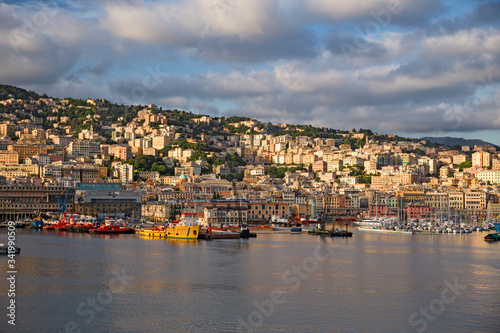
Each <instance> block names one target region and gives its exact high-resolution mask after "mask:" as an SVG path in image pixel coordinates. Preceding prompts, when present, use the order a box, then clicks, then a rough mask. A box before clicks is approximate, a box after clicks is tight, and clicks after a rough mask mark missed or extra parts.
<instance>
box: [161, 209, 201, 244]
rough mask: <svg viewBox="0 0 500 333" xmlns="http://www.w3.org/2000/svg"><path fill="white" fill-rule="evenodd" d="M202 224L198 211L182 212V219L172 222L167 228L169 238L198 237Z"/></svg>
mask: <svg viewBox="0 0 500 333" xmlns="http://www.w3.org/2000/svg"><path fill="white" fill-rule="evenodd" d="M200 230H201V225H199V224H198V218H197V214H196V213H181V219H180V220H179V221H178V222H171V223H170V225H169V226H167V227H166V228H165V232H166V235H165V237H167V238H176V239H198V237H199V235H200Z"/></svg>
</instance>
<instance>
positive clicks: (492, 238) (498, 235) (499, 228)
mask: <svg viewBox="0 0 500 333" xmlns="http://www.w3.org/2000/svg"><path fill="white" fill-rule="evenodd" d="M493 225H494V227H495V231H496V232H495V233H491V234H488V235H486V236H485V237H484V240H485V241H487V242H497V241H500V223H493Z"/></svg>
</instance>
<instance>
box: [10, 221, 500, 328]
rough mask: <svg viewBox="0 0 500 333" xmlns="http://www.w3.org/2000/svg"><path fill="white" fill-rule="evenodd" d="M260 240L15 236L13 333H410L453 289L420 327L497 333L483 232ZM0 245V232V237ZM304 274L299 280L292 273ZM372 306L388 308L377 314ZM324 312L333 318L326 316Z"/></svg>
mask: <svg viewBox="0 0 500 333" xmlns="http://www.w3.org/2000/svg"><path fill="white" fill-rule="evenodd" d="M337 227H340V226H337ZM344 227H345V226H344ZM251 229H259V228H251ZM261 229H262V230H261V231H262V232H259V231H256V232H257V233H258V236H257V238H255V239H251V240H249V241H247V240H244V239H227V240H220V241H201V240H195V241H193V240H186V239H161V238H158V237H155V238H153V237H151V238H148V237H144V236H140V235H137V234H120V235H106V234H95V235H92V234H89V233H76V232H57V231H44V230H37V229H31V230H29V229H26V228H25V229H18V230H17V242H16V243H17V245H18V246H19V247H21V248H22V252H21V254H20V255H17V256H16V263H17V269H18V276H17V284H18V288H19V290H22V293H20V294H19V295H18V296H17V299H16V301H17V302H18V303H19V304H22V307H21V306H20V307H19V309H18V311H19V312H18V318H19V321H18V323H17V325H16V326H18V327H16V328H18V329H19V330H20V331H25V332H34V331H39V330H37V327H39V323H40V321H43V320H45V319H46V318H49V317H50V318H51V320H50V321H46V323H47V324H46V326H44V327H45V328H46V330H45V331H42V332H58V331H64V327H65V325H66V324H67V323H68V322H74V323H76V324H78V327H79V328H81V329H82V331H84V332H85V331H88V332H90V331H112V332H137V331H141V332H147V333H149V332H157V331H162V332H176V331H191V332H193V331H196V332H234V331H238V330H241V331H243V332H245V331H248V329H247V328H245V327H246V326H245V325H244V324H243V322H242V321H241V320H244V322H245V323H246V324H247V325H249V327H250V328H252V329H254V331H268V332H271V331H278V330H285V331H288V332H299V331H301V332H303V331H308V330H309V331H310V327H311V326H310V323H311V322H312V321H313V322H314V323H315V324H314V325H315V326H314V327H315V329H314V331H324V332H329V331H335V332H337V331H339V332H371V331H372V328H373V327H378V328H379V329H384V327H386V326H385V325H387V323H390V325H391V326H390V327H391V329H390V330H389V329H388V330H389V331H398V332H399V331H414V330H415V329H416V328H418V327H415V326H412V325H411V323H410V322H409V317H410V315H412V313H414V312H415V311H418V309H419V307H426V306H428V304H429V300H432V299H434V298H436V297H440V294H441V292H442V290H443V288H444V287H445V286H446V284H445V282H444V281H446V280H448V281H450V282H451V283H455V278H456V279H457V280H456V283H457V284H458V286H459V287H460V288H461V289H460V291H461V293H460V295H459V297H457V298H456V301H455V302H452V303H449V304H446V310H445V311H443V312H442V313H441V314H440V316H436V320H435V321H433V322H429V328H428V329H429V331H432V332H449V331H450V330H452V331H455V332H465V331H474V330H475V328H477V327H478V326H477V325H478V323H481V325H482V326H481V327H482V329H484V330H485V331H489V332H493V331H495V327H496V326H495V325H496V324H494V323H496V318H497V313H496V311H495V310H494V309H495V308H496V303H495V302H496V298H498V297H497V296H498V295H500V289H499V287H498V286H497V284H496V283H494V281H497V280H498V279H500V273H499V268H500V262H499V260H498V256H497V254H498V250H499V245H500V243H499V242H494V243H487V242H485V241H484V240H483V237H484V236H485V234H486V233H484V232H475V233H471V234H448V235H447V236H439V237H436V236H430V235H428V236H427V235H422V236H410V237H411V242H410V241H409V238H408V236H406V235H398V234H385V233H376V232H369V231H364V230H358V229H353V230H352V231H353V233H354V235H353V237H347V238H334V237H320V236H315V235H314V236H313V235H308V234H307V233H306V232H303V233H301V234H291V233H289V232H282V231H279V232H272V231H269V230H266V229H270V228H261ZM349 230H351V228H350V229H349ZM252 231H253V230H252ZM5 235H6V234H5V229H3V230H2V229H0V238H1V237H4V236H5ZM328 249H330V252H329V251H328ZM315 253H316V254H317V255H319V256H317V257H316V258H318V259H314V258H315ZM313 260H315V261H313ZM302 265H305V266H304V267H306V269H307V271H306V270H304V269H303V268H301V270H300V271H298V270H294V267H302ZM200 272H202V273H201V274H200ZM114 274H118V275H119V276H121V277H122V280H123V281H124V284H123V285H122V284H121V283H119V284H118V286H117V287H116V288H117V290H120V293H119V294H118V293H116V294H113V295H112V296H113V299H112V301H111V302H109V303H108V304H107V305H106V307H104V306H102V305H101V304H99V303H98V305H99V306H100V308H102V311H99V312H97V311H96V312H95V317H94V319H93V320H92V321H90V322H89V323H88V324H87V323H86V321H85V320H86V319H88V318H89V316H81V315H79V314H78V312H77V309H78V307H79V306H80V304H81V303H82V302H83V303H84V304H85V307H84V308H81V309H82V310H89V309H91V308H90V307H89V306H88V305H87V303H86V300H87V299H88V298H91V299H92V298H96V296H97V295H99V293H100V292H105V291H106V290H108V289H106V288H109V287H107V285H108V283H109V282H110V281H111V280H112V279H113V278H115V275H114ZM389 281H390V282H389ZM75 285H78V286H79V288H78V289H75ZM118 288H119V289H118ZM276 290H282V291H283V297H282V299H283V302H281V303H280V304H275V308H274V311H273V314H272V315H270V316H269V317H263V318H265V319H264V321H263V322H262V324H261V326H258V327H254V326H250V325H251V323H253V321H252V317H250V319H251V320H250V323H249V320H248V318H249V315H251V314H252V313H254V312H256V311H259V310H258V308H257V307H256V306H255V305H254V303H257V304H268V303H266V302H265V301H266V300H269V299H270V297H271V296H270V295H271V292H273V291H276ZM41 298H43V299H44V300H45V303H44V304H45V305H44V306H43V307H40V306H39V304H40V303H39V302H40V299H41ZM381 299H385V300H390V302H391V306H390V307H382V308H380V306H379V304H380V300H381ZM127 304H136V305H137V306H133V307H130V306H126V305H127ZM298 304H300V306H298ZM174 305H175V306H174ZM309 305H311V306H309ZM312 305H314V306H312ZM329 308H334V309H335V311H331V316H328V317H326V316H325V315H324V313H325V311H328V310H327V309H329ZM54 309H58V311H54ZM159 309H161V311H160V310H159ZM318 309H321V311H318ZM374 309H377V311H374ZM474 309H481V310H478V311H476V310H474ZM259 313H260V312H259ZM143 318H148V321H149V322H151V323H154V325H145V324H144V321H143ZM220 318H224V320H220ZM240 319H241V320H240ZM332 322H334V326H332ZM4 324H5V323H0V331H5V330H4V328H5V326H3V325H4Z"/></svg>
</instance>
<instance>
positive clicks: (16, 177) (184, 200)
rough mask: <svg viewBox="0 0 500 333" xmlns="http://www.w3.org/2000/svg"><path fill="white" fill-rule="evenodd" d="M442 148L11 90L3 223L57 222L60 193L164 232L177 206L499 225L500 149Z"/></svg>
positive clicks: (1, 94) (1, 150)
mask: <svg viewBox="0 0 500 333" xmlns="http://www.w3.org/2000/svg"><path fill="white" fill-rule="evenodd" d="M432 141H433V140H431V139H430V138H429V139H426V140H421V139H409V138H402V137H399V136H396V135H391V134H378V133H374V132H372V131H371V130H369V129H358V130H349V131H343V130H338V129H332V128H326V127H313V126H310V125H298V124H287V123H265V122H261V121H259V120H257V119H255V118H249V117H236V116H233V117H211V116H209V115H200V114H194V113H192V112H187V111H181V110H176V109H174V110H170V109H165V110H164V109H162V108H161V107H157V106H156V105H153V104H150V105H118V104H115V103H111V102H109V101H107V100H104V99H102V100H95V99H87V100H81V99H74V98H65V99H58V98H51V97H49V96H46V95H39V94H37V93H35V92H30V91H26V90H24V89H21V88H17V87H13V86H7V85H0V183H1V184H2V185H1V186H2V187H3V191H1V193H2V194H0V197H3V198H0V219H4V218H7V217H8V216H10V217H12V216H17V217H23V216H24V217H26V216H30V215H33V212H35V211H45V212H48V211H54V210H57V209H58V203H57V200H56V196H57V194H56V193H55V192H54V189H55V188H59V190H58V191H60V192H61V193H59V194H60V196H63V195H64V192H65V191H66V188H70V189H71V194H70V205H74V209H75V211H77V212H81V213H83V214H90V215H95V214H98V213H105V212H106V211H108V212H111V213H112V212H123V213H125V214H126V215H129V216H131V215H135V216H139V215H142V216H143V217H146V218H154V219H159V220H162V219H163V220H164V219H166V218H168V217H169V216H170V215H171V213H172V211H173V210H174V208H172V207H173V206H172V205H178V204H184V205H188V204H191V205H192V209H194V210H196V211H197V212H199V213H200V214H201V213H202V212H204V209H205V208H207V207H214V205H215V207H218V206H217V204H219V205H222V203H224V202H226V203H227V207H232V206H231V204H230V202H236V201H235V200H239V202H240V204H241V200H244V201H245V202H246V203H247V206H246V207H247V211H246V215H245V218H246V219H248V221H250V222H255V223H265V222H266V221H269V219H270V217H271V216H272V215H278V216H280V217H284V218H297V217H319V216H324V217H325V216H333V215H351V216H360V215H373V214H385V215H397V216H399V217H404V218H423V217H430V216H432V214H437V211H438V210H440V211H444V210H448V211H449V210H456V211H459V212H461V213H463V214H464V216H469V217H470V216H475V218H477V217H478V216H479V215H478V214H477V212H476V213H474V211H475V210H476V211H481V212H483V215H486V211H487V208H488V207H489V209H490V211H491V210H493V212H496V211H497V210H498V213H500V208H499V206H498V205H499V194H498V193H499V184H500V160H499V148H498V147H495V146H491V145H487V144H476V145H473V146H471V145H467V144H464V145H456V144H455V145H453V146H451V147H450V146H446V145H442V144H439V143H435V142H432ZM19 186H36V187H37V189H38V190H37V191H35V192H33V193H38V194H37V195H36V197H34V198H31V199H30V200H27V202H29V204H28V205H26V204H24V206H23V205H22V204H21V203H22V202H23V201H26V197H24V196H26V195H27V194H26V193H28V192H22V193H24V194H23V195H20V194H19V195H17V196H16V195H14V193H21V192H20V191H17V190H16V189H17V188H18V187H19ZM117 186H118V187H117ZM49 188H50V191H49ZM118 188H120V189H118ZM44 189H46V191H45V190H44ZM108 193H114V195H108ZM130 193H133V194H134V195H131V194H130ZM7 199H8V200H7ZM2 200H4V201H2ZM375 201H376V204H375ZM221 202H222V203H221ZM204 203H205V204H204ZM226 203H224V204H226ZM162 207H163V208H162ZM370 207H371V210H372V211H370ZM374 207H376V210H377V211H373V209H375V208H374ZM236 211H239V210H236ZM231 212H232V210H231V209H229V208H228V210H227V214H229V215H227V216H226V217H227V223H231V222H234V215H231V214H233V213H231ZM207 214H208V213H207ZM467 214H468V215H467ZM231 219H233V220H231Z"/></svg>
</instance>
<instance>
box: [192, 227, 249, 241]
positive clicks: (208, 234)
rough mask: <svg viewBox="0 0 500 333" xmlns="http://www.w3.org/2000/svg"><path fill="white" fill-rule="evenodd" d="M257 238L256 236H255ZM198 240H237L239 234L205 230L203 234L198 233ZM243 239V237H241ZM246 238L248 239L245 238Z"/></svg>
mask: <svg viewBox="0 0 500 333" xmlns="http://www.w3.org/2000/svg"><path fill="white" fill-rule="evenodd" d="M256 236H257V235H256ZM199 238H200V239H208V240H210V239H238V238H241V233H239V232H234V231H223V230H214V229H207V230H206V231H205V232H200V235H199ZM243 238H245V237H243ZM246 238H248V237H246Z"/></svg>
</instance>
